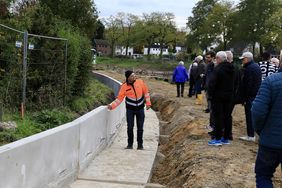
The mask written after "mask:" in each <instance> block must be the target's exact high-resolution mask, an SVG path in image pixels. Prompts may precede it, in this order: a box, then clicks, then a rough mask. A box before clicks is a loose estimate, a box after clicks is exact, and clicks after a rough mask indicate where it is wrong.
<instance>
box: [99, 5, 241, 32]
mask: <svg viewBox="0 0 282 188" xmlns="http://www.w3.org/2000/svg"><path fill="white" fill-rule="evenodd" d="M238 1H239V0H235V2H238ZM94 2H95V4H96V6H97V9H98V11H99V17H100V18H107V17H109V16H111V15H113V16H115V15H116V14H117V13H118V12H125V13H132V14H135V15H139V16H141V15H142V13H151V12H171V13H174V15H175V22H176V25H177V27H178V28H183V27H186V22H187V18H188V17H189V16H192V8H193V7H194V6H195V5H196V3H197V2H198V0H94Z"/></svg>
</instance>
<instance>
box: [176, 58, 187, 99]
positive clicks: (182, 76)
mask: <svg viewBox="0 0 282 188" xmlns="http://www.w3.org/2000/svg"><path fill="white" fill-rule="evenodd" d="M172 81H173V82H175V83H176V89H177V97H180V94H181V97H183V93H184V84H185V82H186V81H188V74H187V70H186V68H185V67H184V62H183V61H180V62H179V65H178V66H177V67H176V68H175V70H174V72H173V76H172ZM180 86H181V90H180Z"/></svg>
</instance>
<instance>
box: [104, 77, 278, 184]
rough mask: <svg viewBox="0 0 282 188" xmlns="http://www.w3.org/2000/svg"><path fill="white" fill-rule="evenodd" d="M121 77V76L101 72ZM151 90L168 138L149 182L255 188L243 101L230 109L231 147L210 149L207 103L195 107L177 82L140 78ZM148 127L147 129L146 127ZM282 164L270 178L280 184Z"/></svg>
mask: <svg viewBox="0 0 282 188" xmlns="http://www.w3.org/2000/svg"><path fill="white" fill-rule="evenodd" d="M103 73H105V74H107V75H109V76H112V77H114V78H116V79H118V80H120V81H124V76H123V75H121V74H118V73H115V72H103ZM142 79H144V80H145V82H146V83H147V85H148V86H149V88H150V92H151V98H152V103H153V109H154V110H156V111H158V116H159V119H160V121H161V122H160V130H161V134H162V135H167V136H164V137H166V139H165V140H164V141H162V142H161V144H160V146H159V152H160V153H161V154H162V156H163V159H162V160H160V161H159V162H158V164H156V168H155V170H154V173H153V177H152V182H154V183H159V184H162V185H165V186H166V187H170V188H180V187H185V188H186V187H187V188H188V187H192V188H197V187H206V188H227V187H232V188H253V187H255V174H254V166H255V158H256V153H257V149H258V143H257V142H256V143H251V142H244V141H241V140H239V139H238V138H239V137H240V136H243V135H245V134H246V126H245V114H244V108H243V106H242V105H237V106H236V107H235V109H234V112H233V137H234V140H233V142H232V143H231V144H230V145H224V146H221V147H211V146H208V145H207V142H208V141H209V139H210V137H209V136H208V134H207V132H208V131H209V130H208V129H207V128H206V125H208V123H209V114H207V113H204V112H203V110H204V109H205V108H206V105H205V104H204V105H195V98H188V97H187V92H188V89H187V88H188V86H186V87H185V89H186V91H185V93H186V94H185V96H184V98H177V97H176V86H175V85H172V84H169V83H167V82H164V81H157V80H155V79H152V78H148V77H142ZM144 131H146V128H144ZM281 177H282V175H281V167H278V168H277V171H276V173H275V177H274V184H275V187H282V180H281Z"/></svg>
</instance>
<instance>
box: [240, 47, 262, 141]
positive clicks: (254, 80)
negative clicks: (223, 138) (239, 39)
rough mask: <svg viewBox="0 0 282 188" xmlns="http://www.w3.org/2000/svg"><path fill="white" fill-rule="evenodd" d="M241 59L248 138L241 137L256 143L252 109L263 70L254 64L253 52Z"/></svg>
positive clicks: (245, 54)
mask: <svg viewBox="0 0 282 188" xmlns="http://www.w3.org/2000/svg"><path fill="white" fill-rule="evenodd" d="M239 59H241V60H242V62H243V71H244V72H243V78H242V84H243V98H244V107H245V115H246V124H247V136H242V137H240V139H241V140H245V141H252V142H254V141H255V132H254V128H253V125H252V116H251V107H252V103H253V100H254V99H255V97H256V95H257V92H258V89H259V87H260V84H261V69H260V67H259V65H258V64H257V63H255V62H254V58H253V54H252V53H251V52H244V53H243V55H242V57H240V58H239Z"/></svg>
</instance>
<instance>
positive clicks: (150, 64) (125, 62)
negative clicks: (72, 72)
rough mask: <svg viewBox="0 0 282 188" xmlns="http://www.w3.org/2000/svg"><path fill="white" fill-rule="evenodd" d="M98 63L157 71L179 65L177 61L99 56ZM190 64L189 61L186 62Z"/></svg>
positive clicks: (105, 65)
mask: <svg viewBox="0 0 282 188" xmlns="http://www.w3.org/2000/svg"><path fill="white" fill-rule="evenodd" d="M96 62H97V65H96V66H103V67H109V66H110V67H114V66H116V67H119V68H127V69H143V70H155V71H173V70H174V68H175V67H176V66H177V65H178V62H176V61H164V62H158V61H146V60H145V59H127V58H110V57H97V61H96ZM186 65H188V63H186Z"/></svg>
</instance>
